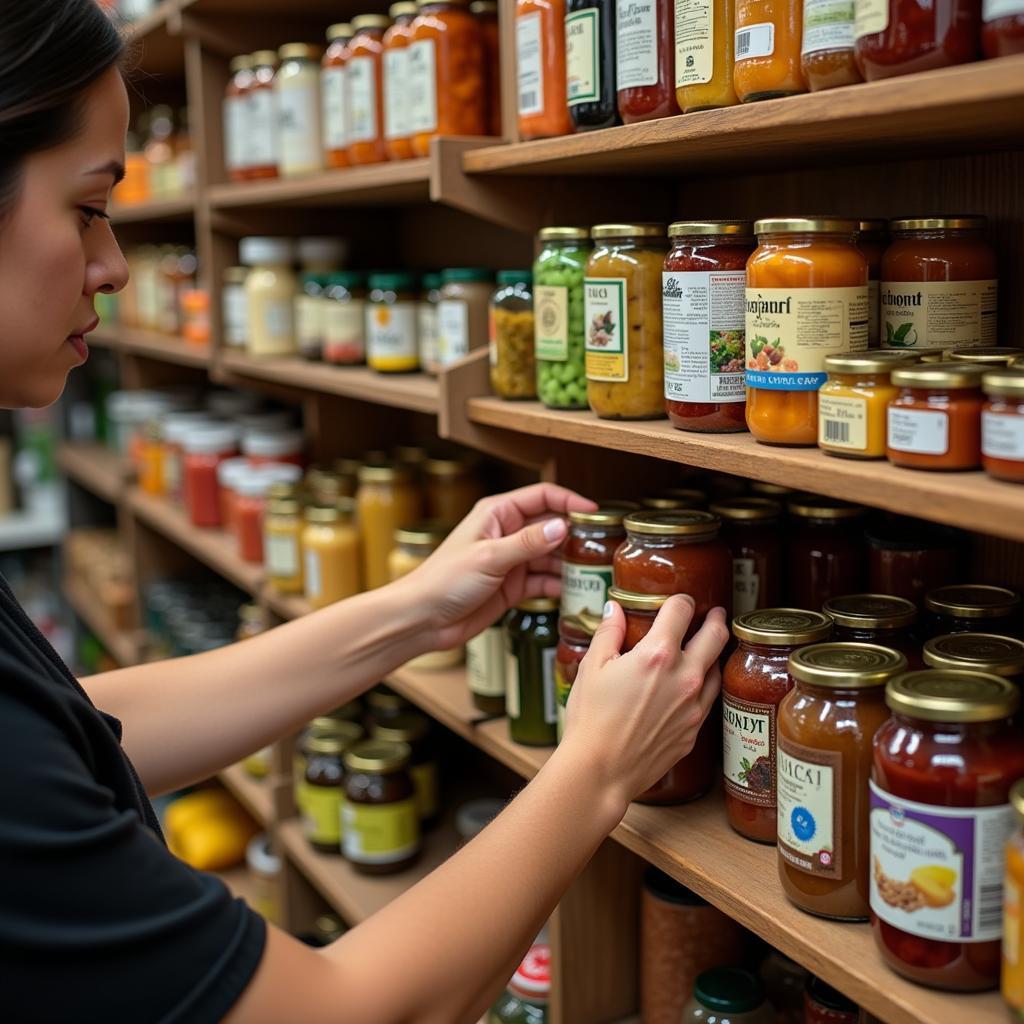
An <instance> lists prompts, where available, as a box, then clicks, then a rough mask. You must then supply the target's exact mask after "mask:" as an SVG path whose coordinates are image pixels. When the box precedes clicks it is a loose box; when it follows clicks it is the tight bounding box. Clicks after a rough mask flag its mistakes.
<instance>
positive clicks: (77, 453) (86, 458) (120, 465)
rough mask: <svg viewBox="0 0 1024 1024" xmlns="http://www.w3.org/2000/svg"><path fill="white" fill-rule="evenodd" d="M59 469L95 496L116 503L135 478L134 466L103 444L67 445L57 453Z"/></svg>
mask: <svg viewBox="0 0 1024 1024" xmlns="http://www.w3.org/2000/svg"><path fill="white" fill-rule="evenodd" d="M57 465H58V466H60V468H61V469H62V470H63V471H64V473H66V474H67V476H68V477H69V478H70V479H71V480H74V481H75V483H77V484H79V485H80V486H81V487H84V488H85V489H86V490H87V491H90V492H91V493H92V494H95V495H97V496H98V497H100V498H103V499H104V501H109V502H116V501H117V500H118V499H119V498H120V497H121V495H122V493H123V491H124V487H125V484H126V483H127V481H128V480H130V479H131V477H132V476H133V473H134V471H133V469H132V465H131V463H130V462H129V461H128V460H127V459H123V458H121V456H120V455H115V454H114V453H113V452H112V451H110V450H109V449H108V448H105V447H104V446H103V445H101V444H82V443H75V442H72V443H68V444H62V445H61V446H60V447H59V448H58V449H57Z"/></svg>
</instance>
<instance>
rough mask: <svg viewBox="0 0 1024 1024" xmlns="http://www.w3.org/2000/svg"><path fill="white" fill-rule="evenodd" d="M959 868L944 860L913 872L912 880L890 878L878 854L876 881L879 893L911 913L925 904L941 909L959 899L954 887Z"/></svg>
mask: <svg viewBox="0 0 1024 1024" xmlns="http://www.w3.org/2000/svg"><path fill="white" fill-rule="evenodd" d="M955 883H956V872H955V871H954V870H953V869H952V868H947V867H944V866H943V865H941V864H926V865H924V866H923V867H919V868H914V870H913V871H911V872H910V880H909V881H907V882H901V881H899V880H898V879H896V878H891V877H890V876H889V875H887V874H886V873H885V872H884V871H883V870H882V865H881V862H880V861H879V860H878V858H877V857H876V858H875V885H876V886H877V887H878V895H879V896H881V897H882V899H883V900H885V902H886V903H888V904H889V906H890V907H896V908H897V909H899V910H905V911H906V912H907V913H908V914H912V913H913V912H914V911H915V910H923V909H924V908H926V907H930V908H932V909H941V908H942V907H948V906H949V905H950V904H951V903H952V902H953V900H955V899H956V892H955V890H954V888H953V886H954V884H955Z"/></svg>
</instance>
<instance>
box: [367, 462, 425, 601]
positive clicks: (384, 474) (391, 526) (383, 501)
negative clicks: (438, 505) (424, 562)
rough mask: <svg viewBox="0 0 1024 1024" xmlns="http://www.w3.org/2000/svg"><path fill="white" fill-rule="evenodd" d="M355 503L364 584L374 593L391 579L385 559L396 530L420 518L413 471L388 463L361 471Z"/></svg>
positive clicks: (406, 467)
mask: <svg viewBox="0 0 1024 1024" xmlns="http://www.w3.org/2000/svg"><path fill="white" fill-rule="evenodd" d="M356 502H357V505H358V514H359V523H360V528H361V530H362V537H363V585H364V586H365V587H366V589H367V590H374V589H376V588H377V587H382V586H384V584H385V583H387V582H388V581H389V580H390V579H391V573H390V570H389V566H388V557H389V555H390V554H391V549H392V548H393V547H394V545H395V530H398V529H401V528H402V527H403V526H410V525H412V524H413V523H414V522H416V521H417V520H418V519H419V518H420V516H421V515H422V498H421V495H420V491H419V488H418V487H417V486H416V483H415V480H414V477H413V473H412V470H411V469H410V468H409V467H408V466H401V465H398V464H397V463H388V464H386V465H377V466H363V467H361V468H360V470H359V490H358V491H357V493H356Z"/></svg>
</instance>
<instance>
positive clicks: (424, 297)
mask: <svg viewBox="0 0 1024 1024" xmlns="http://www.w3.org/2000/svg"><path fill="white" fill-rule="evenodd" d="M440 301H441V275H440V274H424V275H423V278H422V279H421V281H420V298H419V302H418V303H417V305H416V337H417V339H418V341H419V346H420V369H421V370H422V371H423V372H424V373H429V374H431V375H432V376H436V375H437V373H438V371H439V370H440V368H441V367H440V363H439V359H440V355H439V348H438V347H439V345H440V341H439V338H438V327H437V304H438V303H439V302H440Z"/></svg>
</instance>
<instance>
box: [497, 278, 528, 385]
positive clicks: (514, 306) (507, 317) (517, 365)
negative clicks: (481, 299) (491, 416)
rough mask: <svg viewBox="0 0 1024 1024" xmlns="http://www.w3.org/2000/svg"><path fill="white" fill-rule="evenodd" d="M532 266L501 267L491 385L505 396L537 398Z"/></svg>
mask: <svg viewBox="0 0 1024 1024" xmlns="http://www.w3.org/2000/svg"><path fill="white" fill-rule="evenodd" d="M532 280H533V279H532V276H531V274H530V271H528V270H499V271H498V290H497V291H496V292H495V293H494V298H493V299H492V300H491V309H490V315H491V319H490V358H491V389H492V390H493V391H494V393H495V394H496V395H499V396H500V397H501V398H536V397H537V384H536V381H537V371H536V367H535V366H534V361H533V294H532V293H531V291H530V288H531V285H532Z"/></svg>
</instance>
